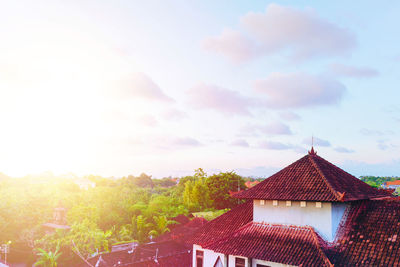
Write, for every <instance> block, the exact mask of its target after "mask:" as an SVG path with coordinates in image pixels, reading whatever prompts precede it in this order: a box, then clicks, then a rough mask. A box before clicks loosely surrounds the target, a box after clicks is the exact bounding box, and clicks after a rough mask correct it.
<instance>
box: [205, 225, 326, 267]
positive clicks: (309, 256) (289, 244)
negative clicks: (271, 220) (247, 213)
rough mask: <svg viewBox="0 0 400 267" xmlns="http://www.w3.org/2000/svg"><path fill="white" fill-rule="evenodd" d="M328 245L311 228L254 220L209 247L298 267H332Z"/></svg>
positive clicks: (230, 253) (227, 252)
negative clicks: (326, 249)
mask: <svg viewBox="0 0 400 267" xmlns="http://www.w3.org/2000/svg"><path fill="white" fill-rule="evenodd" d="M324 246H326V244H325V243H324V241H323V240H322V239H321V238H320V237H319V236H318V235H317V234H316V233H315V232H314V230H313V229H312V228H311V227H307V226H288V225H279V224H265V223H255V222H251V223H248V224H247V225H245V226H244V227H242V228H240V229H239V230H237V231H236V232H235V233H234V234H232V235H229V236H228V237H226V238H223V239H220V240H217V241H215V242H214V243H211V244H209V245H207V246H205V248H207V249H211V250H214V251H216V252H220V253H224V254H229V255H237V256H243V257H249V258H254V259H260V260H265V261H271V262H278V263H283V264H290V265H296V266H299V265H302V266H332V264H331V263H330V261H329V259H328V258H327V257H326V255H325V254H324V252H323V250H322V248H321V247H324Z"/></svg>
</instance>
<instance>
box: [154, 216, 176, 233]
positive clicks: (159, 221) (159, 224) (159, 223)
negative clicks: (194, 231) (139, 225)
mask: <svg viewBox="0 0 400 267" xmlns="http://www.w3.org/2000/svg"><path fill="white" fill-rule="evenodd" d="M153 220H154V224H153V225H152V228H153V230H151V231H150V232H149V234H150V235H152V236H153V237H157V236H160V235H162V234H165V233H166V232H169V228H168V226H169V225H171V224H175V223H176V222H175V221H172V220H168V219H167V217H166V216H153Z"/></svg>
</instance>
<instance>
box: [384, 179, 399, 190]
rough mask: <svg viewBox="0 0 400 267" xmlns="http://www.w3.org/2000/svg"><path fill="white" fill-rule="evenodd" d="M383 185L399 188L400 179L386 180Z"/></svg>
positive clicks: (388, 187)
mask: <svg viewBox="0 0 400 267" xmlns="http://www.w3.org/2000/svg"><path fill="white" fill-rule="evenodd" d="M382 187H383V188H386V189H397V188H399V187H400V180H396V181H389V182H384V183H383V184H382Z"/></svg>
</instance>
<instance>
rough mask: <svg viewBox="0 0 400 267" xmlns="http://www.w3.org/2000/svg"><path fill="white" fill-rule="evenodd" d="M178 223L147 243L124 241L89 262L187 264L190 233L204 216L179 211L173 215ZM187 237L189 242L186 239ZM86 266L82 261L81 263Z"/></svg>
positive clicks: (99, 266) (104, 266)
mask: <svg viewBox="0 0 400 267" xmlns="http://www.w3.org/2000/svg"><path fill="white" fill-rule="evenodd" d="M174 220H176V221H177V222H178V224H172V225H174V226H175V227H174V228H172V229H171V231H170V232H167V233H165V234H163V235H161V236H159V237H157V238H156V239H155V240H154V241H155V242H150V243H147V244H137V243H128V244H124V245H118V246H113V247H112V251H111V252H108V253H101V254H98V255H96V256H94V257H92V258H90V259H88V261H89V263H90V264H91V265H92V266H96V267H109V266H115V267H116V266H120V267H122V266H135V267H141V266H143V267H153V266H154V267H172V266H176V267H191V266H192V256H191V255H192V243H190V241H189V240H191V236H192V235H193V233H194V232H195V231H196V230H198V229H199V228H200V227H202V226H204V225H205V224H206V223H207V220H205V219H204V218H199V217H195V218H193V219H192V220H190V218H189V217H186V216H184V215H179V216H176V217H175V218H174ZM188 241H189V242H188ZM83 266H85V267H87V266H90V265H88V264H87V263H83V264H82V267H83Z"/></svg>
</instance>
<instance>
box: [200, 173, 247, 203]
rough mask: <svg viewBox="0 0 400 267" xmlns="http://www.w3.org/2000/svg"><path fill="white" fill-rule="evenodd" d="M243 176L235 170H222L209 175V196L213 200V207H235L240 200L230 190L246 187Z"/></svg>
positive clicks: (207, 182) (207, 183)
mask: <svg viewBox="0 0 400 267" xmlns="http://www.w3.org/2000/svg"><path fill="white" fill-rule="evenodd" d="M244 183H245V181H244V179H243V177H241V176H240V175H238V174H236V173H235V172H221V173H219V174H214V175H212V176H209V177H208V178H207V180H206V185H207V188H208V192H209V196H210V198H211V199H212V200H213V207H214V208H216V209H225V208H233V207H235V206H236V205H237V204H238V203H241V202H242V201H239V200H238V199H236V198H233V197H231V196H230V194H229V192H230V191H231V192H237V191H238V187H239V190H243V189H246V186H245V184H244Z"/></svg>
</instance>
